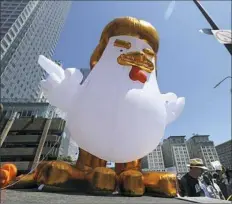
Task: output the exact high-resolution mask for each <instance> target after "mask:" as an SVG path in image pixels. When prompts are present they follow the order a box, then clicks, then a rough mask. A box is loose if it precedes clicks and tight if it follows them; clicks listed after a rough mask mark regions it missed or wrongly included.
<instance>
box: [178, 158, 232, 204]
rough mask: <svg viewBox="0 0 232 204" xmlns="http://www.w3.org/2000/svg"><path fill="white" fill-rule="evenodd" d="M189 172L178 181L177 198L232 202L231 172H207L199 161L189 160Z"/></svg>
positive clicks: (223, 170)
mask: <svg viewBox="0 0 232 204" xmlns="http://www.w3.org/2000/svg"><path fill="white" fill-rule="evenodd" d="M189 168H190V170H189V172H188V173H187V174H185V175H184V176H182V177H181V178H180V179H178V193H179V196H181V197H184V196H188V197H201V196H205V197H209V198H215V199H222V200H230V201H231V200H232V170H225V169H222V170H216V171H214V172H209V171H208V169H207V168H206V167H205V166H204V164H203V161H202V160H201V159H198V158H197V159H191V160H190V165H189Z"/></svg>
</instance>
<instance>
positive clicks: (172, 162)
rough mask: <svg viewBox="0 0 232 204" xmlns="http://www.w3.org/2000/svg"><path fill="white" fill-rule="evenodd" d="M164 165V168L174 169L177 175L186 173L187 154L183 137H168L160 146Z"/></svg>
mask: <svg viewBox="0 0 232 204" xmlns="http://www.w3.org/2000/svg"><path fill="white" fill-rule="evenodd" d="M162 150H163V156H164V165H165V167H166V168H173V167H175V169H176V172H177V173H178V174H184V173H186V172H188V170H189V169H188V167H187V164H189V160H190V158H189V153H188V149H187V146H186V139H185V136H170V137H168V138H167V139H164V141H163V144H162Z"/></svg>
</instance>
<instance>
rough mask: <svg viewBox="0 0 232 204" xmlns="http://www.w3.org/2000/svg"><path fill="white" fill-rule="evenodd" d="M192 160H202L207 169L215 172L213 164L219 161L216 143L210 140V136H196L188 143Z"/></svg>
mask: <svg viewBox="0 0 232 204" xmlns="http://www.w3.org/2000/svg"><path fill="white" fill-rule="evenodd" d="M187 146H188V150H189V154H190V158H191V159H192V158H200V159H202V160H203V161H204V164H205V165H206V167H207V168H208V169H209V170H210V171H213V170H214V169H213V166H212V165H211V162H213V161H219V157H218V154H217V152H216V149H215V146H214V142H213V141H210V140H209V135H194V136H192V137H191V138H190V139H188V141H187Z"/></svg>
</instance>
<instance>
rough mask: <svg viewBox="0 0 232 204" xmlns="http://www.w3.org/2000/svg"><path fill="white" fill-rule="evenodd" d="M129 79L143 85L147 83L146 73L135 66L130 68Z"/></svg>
mask: <svg viewBox="0 0 232 204" xmlns="http://www.w3.org/2000/svg"><path fill="white" fill-rule="evenodd" d="M129 77H130V79H131V80H133V81H140V82H141V83H143V84H144V83H145V82H146V81H147V75H146V72H145V71H144V70H141V69H140V68H139V67H136V66H132V68H131V71H130V74H129Z"/></svg>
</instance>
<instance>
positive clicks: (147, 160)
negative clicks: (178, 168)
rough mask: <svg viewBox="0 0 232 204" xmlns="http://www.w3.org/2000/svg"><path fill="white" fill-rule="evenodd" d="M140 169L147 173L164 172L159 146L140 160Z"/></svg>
mask: <svg viewBox="0 0 232 204" xmlns="http://www.w3.org/2000/svg"><path fill="white" fill-rule="evenodd" d="M142 169H143V170H148V171H165V167H164V159H163V153H162V148H161V145H160V144H159V145H158V146H157V147H156V149H154V150H153V151H152V152H151V153H149V154H148V155H147V156H145V157H144V158H143V159H142Z"/></svg>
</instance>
